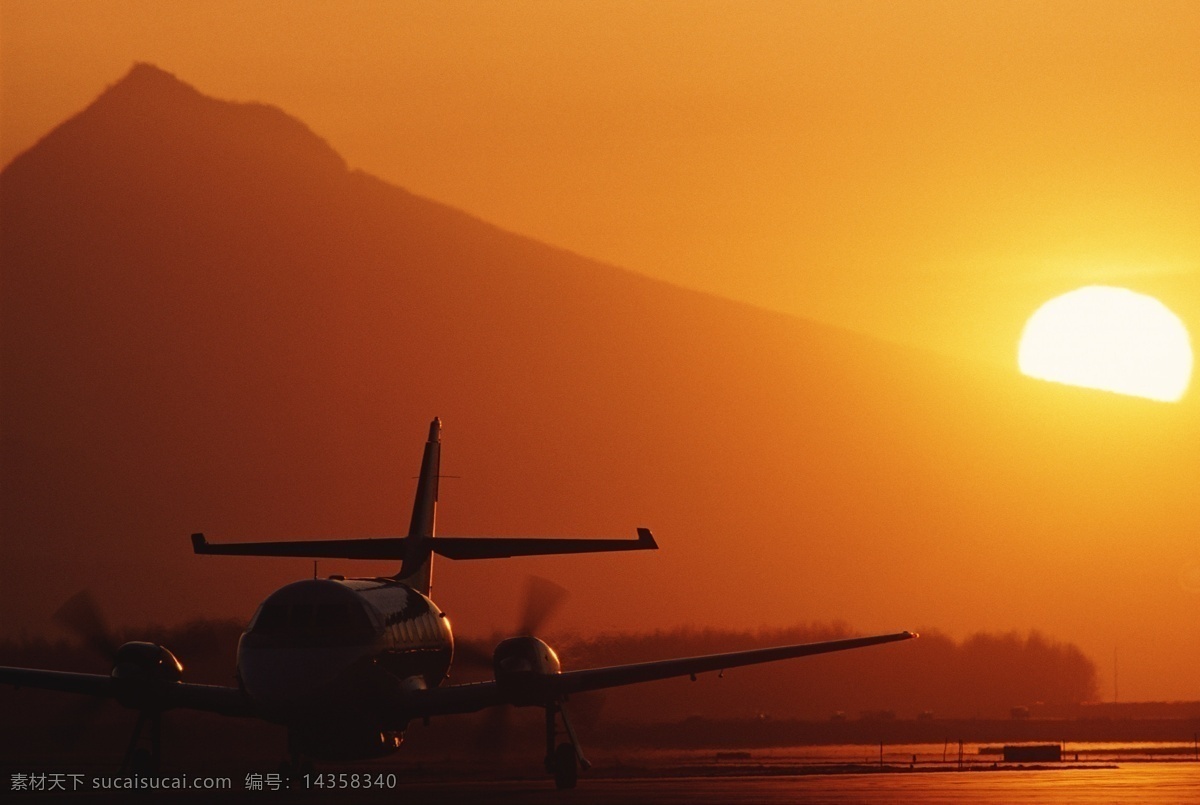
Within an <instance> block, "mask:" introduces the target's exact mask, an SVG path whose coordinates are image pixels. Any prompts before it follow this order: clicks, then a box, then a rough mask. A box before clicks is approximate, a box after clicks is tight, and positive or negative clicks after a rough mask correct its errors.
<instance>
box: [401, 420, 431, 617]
mask: <svg viewBox="0 0 1200 805" xmlns="http://www.w3.org/2000/svg"><path fill="white" fill-rule="evenodd" d="M441 457H442V420H441V419H438V418H436V417H435V418H434V420H433V422H430V423H429V440H428V441H426V442H425V453H424V455H422V456H421V474H420V476H419V477H418V479H417V497H416V500H415V501H413V511H412V520H411V521H409V524H408V539H407V540H405V544H404V561H403V563H402V564H401V565H400V572H399V573H397V574H396V576H395V578H397V579H399V580H400V581H402V582H404V583H405V584H407V585H409V586H410V587H412V588H413V589H415V590H417V591H418V592H421V593H424V594H425V595H429V593H430V590H431V589H432V586H433V546H432V545H430V542H431V541H432V540H433V538H434V528H435V519H436V514H437V498H438V472H439V466H440V464H441Z"/></svg>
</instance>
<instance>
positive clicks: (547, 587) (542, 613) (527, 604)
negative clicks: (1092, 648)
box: [517, 576, 569, 635]
mask: <svg viewBox="0 0 1200 805" xmlns="http://www.w3.org/2000/svg"><path fill="white" fill-rule="evenodd" d="M568 595H569V593H568V592H567V590H566V588H565V587H562V586H560V585H558V584H555V583H554V582H552V581H550V579H544V578H542V577H541V576H530V577H529V579H528V581H526V582H525V601H524V605H523V606H522V608H521V623H520V628H519V630H518V632H517V633H518V634H520V635H536V634H537V633H538V632H539V631H541V629H542V627H543V626H545V625H546V622H547V621H549V620H550V618H552V617H553V616H554V613H556V612H558V610H559V609H561V608H562V605H563V604H564V603H565V602H566V600H567V597H568Z"/></svg>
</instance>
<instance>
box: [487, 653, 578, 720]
mask: <svg viewBox="0 0 1200 805" xmlns="http://www.w3.org/2000/svg"><path fill="white" fill-rule="evenodd" d="M492 671H493V673H494V674H495V677H496V684H497V685H498V686H499V687H500V689H501V690H502V691H504V692H505V694H506V695H507V697H508V700H509V701H510V702H512V703H513V704H531V705H536V704H543V701H542V699H543V698H544V695H543V690H544V689H543V687H542V686H541V685H540V684H539V678H541V677H545V676H550V675H553V674H559V673H562V664H561V663H559V661H558V655H557V654H555V653H554V649H552V648H550V646H548V645H546V643H545V642H544V641H542V640H539V639H537V638H536V637H510V638H509V639H507V640H503V641H501V642H500V644H499V645H497V646H496V650H495V652H493V653H492Z"/></svg>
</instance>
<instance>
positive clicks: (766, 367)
mask: <svg viewBox="0 0 1200 805" xmlns="http://www.w3.org/2000/svg"><path fill="white" fill-rule="evenodd" d="M147 69H150V68H138V69H137V72H138V80H139V81H142V82H143V83H148V84H154V83H155V82H162V81H165V80H166V79H164V78H163V76H162V75H158V74H157V73H152V72H147ZM159 72H161V71H159ZM171 80H172V81H175V80H176V79H173V78H172V79H171ZM184 86H185V87H186V85H184ZM172 87H173V85H172V84H170V83H169V82H168V83H167V86H166V88H165V89H164V87H161V86H159V87H157V89H155V91H154V92H155V93H157V95H156V97H160V98H161V97H168V98H175V97H182V99H183V100H182V107H183V110H182V111H181V109H180V108H177V107H175V106H172V105H170V104H168V105H167V106H165V107H164V108H163V109H161V110H160V111H159V112H157V113H155V114H154V115H146V114H142V113H140V112H137V111H136V109H137V107H136V106H134V105H132V103H131V102H130V101H129V99H128V98H126V99H124V100H123V99H122V98H121V93H120V92H119V91H118V92H116V93H115V94H110V95H108V101H112V103H108V101H106V103H105V104H101V105H100V106H99V107H98V110H99V111H98V112H97V113H96V114H94V115H86V114H83V113H81V114H80V115H77V116H75V117H73V118H72V119H71V121H68V122H69V123H70V124H71V125H70V126H67V127H66V128H61V127H60V128H59V129H56V130H55V132H52V133H51V134H50V135H48V136H47V138H44V139H43V140H42V141H41V142H40V143H39V145H38V146H35V148H34V149H31V150H30V151H28V152H25V153H24V154H22V155H21V156H20V157H19V158H18V159H17V160H14V161H13V162H12V163H10V165H9V166H7V167H6V168H5V169H4V171H3V172H2V173H0V220H3V222H4V238H3V241H2V242H0V257H2V258H3V259H2V260H0V281H2V283H3V291H4V293H3V296H2V297H0V314H2V315H0V336H2V339H0V344H2V350H0V377H2V380H3V383H2V385H0V402H2V404H3V405H2V412H0V413H2V416H3V420H2V422H0V425H2V429H3V433H2V435H3V440H4V441H3V459H4V460H3V467H2V473H3V484H2V485H0V486H2V488H0V514H2V515H3V519H2V521H0V532H2V533H3V535H4V539H5V543H6V548H9V554H10V555H9V557H8V561H6V562H5V563H4V564H3V566H0V617H3V618H4V621H5V623H7V624H9V627H8V628H30V629H34V630H36V629H39V628H41V627H43V626H45V625H46V624H47V623H48V620H49V613H50V612H53V611H54V609H55V608H56V607H57V605H58V604H59V603H61V601H63V600H65V599H66V598H68V597H69V596H70V595H71V594H73V593H74V592H75V591H77V590H78V589H79V588H81V587H91V588H93V589H95V591H96V594H97V596H98V597H99V598H100V599H101V600H103V601H106V602H111V603H110V606H109V609H110V611H112V612H113V613H114V619H115V620H117V621H125V622H138V623H140V622H143V621H144V620H145V618H144V616H143V613H145V612H147V611H150V612H155V613H157V617H159V618H162V619H167V620H178V619H182V618H183V617H187V616H191V615H195V614H198V613H200V612H203V613H205V614H207V615H210V616H211V615H229V616H234V615H236V616H239V617H245V616H246V615H248V614H249V611H250V610H251V609H252V607H253V606H254V605H255V603H256V602H257V601H259V600H261V598H262V597H263V596H264V595H265V594H266V593H267V592H269V591H270V589H272V588H273V586H277V585H279V584H282V583H284V582H287V581H292V580H294V579H295V578H296V577H298V576H306V575H308V574H309V573H311V572H312V570H313V569H312V567H311V565H309V564H307V563H294V562H287V561H282V560H281V561H269V560H230V561H224V560H220V559H215V560H211V561H210V560H209V559H208V558H199V559H198V558H196V557H194V556H192V555H191V553H190V547H189V543H188V541H187V535H188V534H190V533H192V532H194V531H205V532H207V533H209V534H210V536H212V537H213V539H214V540H225V539H234V540H235V539H241V538H244V539H254V538H257V539H278V538H296V537H320V536H330V537H335V536H368V535H373V534H374V535H383V534H395V533H397V531H399V530H400V529H402V528H403V524H404V523H406V522H407V507H408V504H409V495H410V493H411V488H410V487H411V475H412V474H413V472H414V470H415V465H416V460H417V458H418V453H419V444H420V442H421V440H422V439H423V435H424V432H425V427H426V423H427V422H428V421H429V419H430V418H432V417H433V416H435V415H437V416H441V417H442V418H443V420H444V422H445V434H446V445H445V451H444V454H445V464H444V466H445V468H446V472H447V474H453V475H461V476H463V478H462V479H461V480H456V481H453V482H449V481H448V482H447V483H446V484H445V486H444V488H443V489H442V502H443V508H442V511H441V512H439V515H440V516H441V523H439V530H440V532H441V533H460V534H482V533H496V534H547V535H550V534H572V533H575V534H579V535H581V536H587V535H620V534H622V533H628V534H630V535H632V533H633V528H634V527H635V526H639V525H648V526H651V527H652V528H653V529H654V531H655V534H656V536H657V537H658V539H659V543H660V545H661V546H663V547H662V550H660V551H658V552H656V553H654V554H652V555H647V556H637V557H633V558H631V557H629V556H610V557H589V558H588V559H587V561H580V560H578V559H544V560H529V561H527V562H520V563H514V564H513V565H511V566H510V565H506V564H503V563H501V564H500V565H499V566H497V565H495V564H489V563H449V562H446V563H440V564H439V566H438V568H439V569H438V571H437V574H435V575H436V579H437V587H436V593H435V594H436V596H437V598H438V600H439V602H441V603H442V605H443V606H444V607H445V608H446V609H448V610H450V611H451V612H452V613H453V614H454V615H455V617H456V618H461V619H462V620H463V622H464V624H465V625H466V627H467V631H469V632H473V633H482V632H486V631H488V630H490V629H493V628H495V629H501V628H504V627H505V626H507V624H508V623H509V622H510V621H511V620H512V619H511V618H509V617H507V614H506V612H505V609H506V607H507V606H508V605H509V604H510V603H512V602H515V601H516V600H518V599H519V591H518V588H519V586H520V579H521V575H522V574H523V573H524V572H525V571H526V570H528V571H530V572H537V573H542V574H549V575H554V576H555V577H556V578H559V579H560V581H562V582H563V583H565V584H566V585H567V586H569V587H571V588H572V590H573V592H574V593H575V601H576V602H578V606H575V607H574V608H573V609H572V610H571V611H570V613H568V614H565V616H564V617H569V618H570V619H571V620H570V624H571V626H572V627H573V628H574V629H576V630H578V631H581V632H589V631H598V630H603V629H605V628H612V627H618V626H619V627H623V628H624V627H627V625H628V624H638V625H641V626H644V627H645V628H655V627H658V626H669V625H676V624H681V623H682V624H687V623H692V622H700V623H711V624H713V625H714V626H716V627H728V628H743V627H744V626H745V625H746V624H775V625H780V624H784V625H788V624H791V623H794V622H795V618H796V617H797V615H796V613H798V612H806V611H812V612H817V613H820V615H821V616H822V617H838V618H841V619H843V620H848V621H851V622H854V623H856V624H858V625H860V626H861V627H862V628H864V629H874V628H879V629H881V630H887V629H898V628H918V629H919V628H921V627H923V626H926V625H930V624H933V625H937V626H940V627H942V628H943V629H945V630H946V631H949V632H951V633H955V632H958V633H969V632H973V631H978V630H981V629H992V630H996V629H1001V630H1006V629H1011V628H1013V627H1018V628H1022V629H1024V628H1028V627H1038V628H1042V629H1044V630H1045V631H1047V632H1050V633H1053V634H1056V635H1061V636H1063V637H1065V638H1068V639H1071V640H1074V641H1076V642H1078V643H1079V644H1080V645H1082V646H1084V647H1085V649H1089V650H1092V651H1095V650H1097V647H1098V646H1099V647H1101V648H1102V647H1103V646H1104V645H1107V644H1108V642H1109V641H1111V637H1110V633H1109V632H1108V631H1107V630H1108V629H1109V628H1112V629H1119V630H1120V631H1121V632H1122V633H1123V634H1136V635H1137V636H1136V637H1133V638H1128V639H1129V640H1131V641H1141V643H1140V645H1139V646H1135V645H1134V644H1133V643H1130V651H1131V652H1132V651H1134V650H1138V649H1140V650H1141V651H1142V652H1143V653H1144V655H1145V656H1160V657H1166V656H1168V654H1169V652H1170V651H1171V650H1173V651H1175V652H1176V654H1175V655H1171V656H1173V657H1174V658H1175V660H1179V661H1180V662H1181V663H1184V665H1185V666H1186V663H1187V662H1192V661H1193V660H1200V656H1194V655H1198V654H1200V649H1197V648H1195V647H1192V646H1190V645H1189V646H1181V647H1176V648H1174V649H1167V648H1163V647H1167V646H1169V645H1170V644H1171V643H1172V642H1178V641H1172V640H1171V639H1170V632H1169V630H1167V629H1166V628H1165V627H1163V628H1158V627H1155V626H1153V625H1152V626H1150V627H1147V626H1146V625H1145V623H1146V622H1149V621H1151V620H1152V619H1151V618H1150V615H1151V614H1152V613H1153V612H1157V611H1163V610H1164V609H1166V608H1171V607H1182V606H1185V605H1186V596H1187V595H1188V593H1187V592H1186V590H1183V589H1181V587H1180V586H1179V585H1178V584H1175V583H1174V582H1172V583H1170V584H1167V583H1162V584H1157V585H1156V586H1155V587H1154V588H1153V589H1154V590H1155V591H1156V593H1155V595H1154V596H1152V597H1145V596H1144V594H1143V593H1139V592H1137V591H1138V590H1144V588H1143V587H1137V586H1136V584H1135V582H1137V581H1138V579H1145V578H1148V577H1157V576H1164V574H1166V575H1170V574H1172V573H1178V572H1179V570H1180V568H1185V567H1186V566H1187V563H1188V562H1189V561H1192V560H1191V559H1190V558H1189V557H1190V554H1189V553H1188V551H1189V550H1190V549H1191V542H1190V538H1189V536H1188V535H1189V533H1191V532H1192V531H1194V530H1196V529H1197V528H1200V522H1197V517H1198V516H1197V514H1196V513H1195V512H1194V511H1193V510H1194V507H1191V506H1190V500H1191V497H1190V495H1191V490H1194V488H1197V486H1200V478H1198V477H1197V468H1196V467H1195V466H1194V462H1190V459H1189V458H1188V456H1190V455H1193V449H1194V448H1197V449H1200V447H1198V446H1200V438H1198V437H1197V433H1196V425H1195V422H1194V420H1193V419H1192V418H1190V412H1191V411H1193V410H1194V408H1187V407H1184V406H1175V407H1171V406H1161V405H1157V406H1156V405H1155V404H1150V403H1146V402H1144V401H1137V400H1131V399H1118V398H1116V397H1115V396H1113V395H1099V394H1096V393H1093V392H1087V391H1084V390H1080V389H1067V388H1065V387H1054V386H1051V385H1050V384H1044V383H1036V382H1034V381H1028V380H1026V379H1023V378H1017V377H1015V374H1014V375H1012V376H1010V375H1000V374H996V373H993V374H989V373H988V371H987V369H986V368H983V367H975V366H967V365H965V364H963V363H960V362H958V361H955V360H950V359H945V358H942V357H941V356H935V355H933V354H931V353H922V352H917V351H913V350H911V349H908V348H901V347H898V346H896V345H892V344H889V343H887V342H881V341H878V340H876V339H873V338H871V337H869V336H862V335H859V334H855V333H851V332H849V331H841V330H837V329H836V328H832V327H829V326H827V325H823V324H818V323H814V322H807V321H805V320H801V319H796V318H794V317H790V316H787V315H786V314H782V313H776V312H773V311H764V310H762V309H759V308H755V307H753V306H750V305H746V304H744V303H740V302H735V301H732V300H726V299H723V298H720V297H714V296H711V295H708V294H704V293H702V292H699V291H694V290H691V289H686V288H680V287H679V286H675V285H671V284H669V283H665V282H662V281H659V280H654V279H651V278H648V277H644V276H642V275H639V274H636V273H634V272H631V271H627V270H625V269H620V268H616V267H611V266H606V265H604V264H601V263H598V262H596V261H592V260H589V259H587V258H585V257H582V256H579V255H575V254H572V253H570V252H568V251H564V250H561V249H558V248H556V247H550V246H546V245H544V244H539V243H538V242H537V241H535V240H533V239H530V238H526V237H524V236H521V235H516V234H512V233H508V232H506V231H505V230H503V229H501V228H499V227H495V226H493V225H491V224H488V223H486V222H482V221H480V220H479V219H477V218H475V217H474V216H471V215H469V214H468V213H464V212H461V211H457V210H454V209H453V208H450V207H447V206H446V205H443V204H439V203H438V202H433V201H428V200H425V199H422V198H421V197H419V196H416V195H414V194H412V193H410V192H408V191H405V190H402V189H400V188H396V187H394V186H392V185H390V184H388V183H386V182H384V181H382V180H379V179H376V178H373V177H370V176H369V175H367V174H365V173H363V172H361V171H355V170H350V169H348V168H347V166H346V165H345V163H344V162H342V161H341V160H340V157H338V158H336V159H335V158H334V157H335V156H336V154H334V156H330V151H327V150H326V148H327V146H326V145H325V144H318V145H314V144H313V141H312V139H311V137H315V135H312V134H311V132H309V131H308V129H307V127H304V126H303V125H302V124H298V125H299V126H300V128H297V127H295V126H292V125H290V124H282V126H281V125H279V121H278V119H277V114H276V112H263V111H262V109H263V108H268V107H262V106H261V105H258V106H255V105H253V104H251V105H239V104H228V103H226V102H221V101H214V100H211V99H208V100H204V99H203V96H201V98H202V99H201V100H197V99H196V97H195V96H193V95H192V94H191V93H193V92H195V91H194V90H186V89H185V90H180V89H179V88H172ZM126 89H130V90H131V89H133V88H132V87H126ZM129 94H130V95H132V94H134V93H132V92H130V93H129ZM151 94H153V93H151ZM197 94H198V93H197ZM197 107H198V108H199V109H200V110H201V112H202V113H203V115H210V116H209V117H207V118H204V117H203V115H202V116H201V117H196V116H194V115H189V114H185V113H184V111H186V109H188V108H191V109H193V110H194V109H195V108H197ZM131 108H132V109H133V110H134V111H132V112H131V111H130V110H131ZM89 109H90V110H92V111H96V109H97V107H95V106H90V107H89ZM172 110H174V111H172ZM87 111H88V110H85V112H87ZM117 112H120V114H118V113H117ZM282 114H283V113H281V112H279V113H278V115H282ZM202 118H203V119H205V120H207V121H208V122H207V123H205V124H204V125H201V123H200V122H199V121H200V120H201V119H202ZM148 119H149V120H153V121H154V123H153V125H150V124H148V123H147V120H148ZM247 121H251V122H247ZM264 121H265V122H264ZM64 125H65V124H64ZM280 131H282V134H281V135H280V136H276V135H277V134H279V132H280ZM318 139H319V138H318ZM243 140H245V141H246V142H243ZM410 464H411V466H410ZM1168 514H1169V515H1170V516H1171V517H1173V518H1175V519H1166V518H1167V517H1168ZM1143 529H1153V530H1154V534H1155V541H1154V545H1155V549H1154V550H1149V551H1148V550H1143V549H1141V548H1139V546H1138V545H1137V544H1136V543H1135V542H1133V541H1131V540H1130V539H1129V537H1128V534H1129V533H1140V531H1141V530H1143ZM1081 535H1086V542H1085V537H1084V536H1081ZM1085 544H1086V550H1084V549H1083V546H1084V545H1085ZM30 568H35V569H37V571H36V572H31V571H30V570H29V569H30ZM328 570H334V571H335V572H348V573H349V574H354V573H362V572H368V573H378V572H394V569H389V568H387V567H384V566H382V565H380V564H373V565H369V566H366V565H364V566H361V567H357V566H356V567H341V566H337V565H336V563H335V566H334V567H332V568H328V566H327V563H322V571H323V572H328ZM506 571H507V572H506ZM1156 574H1157V576H1156ZM1076 575H1078V576H1081V578H1082V579H1083V581H1081V582H1080V583H1079V585H1078V586H1077V587H1076V588H1074V590H1073V595H1072V596H1071V597H1070V599H1069V600H1064V598H1063V596H1062V595H1060V594H1059V591H1060V590H1061V588H1062V579H1063V578H1067V577H1073V576H1076ZM1164 578H1165V576H1164ZM131 579H132V580H136V583H133V581H131ZM485 590H486V591H487V592H488V594H487V595H481V594H480V591H485ZM214 592H217V593H218V594H216V595H214ZM1136 595H1143V598H1144V601H1139V603H1137V604H1136V605H1126V606H1120V607H1116V608H1114V601H1122V600H1125V599H1126V598H1129V599H1130V600H1132V599H1133V597H1134V596H1136ZM947 602H953V603H954V606H953V607H948V606H947ZM512 605H513V606H515V603H512ZM37 613H41V614H40V615H39V614H37ZM1095 613H1103V616H1104V617H1103V619H1102V622H1099V623H1097V622H1095ZM1197 644H1200V641H1197ZM1123 645H1125V644H1123ZM1156 651H1157V652H1158V654H1157V655H1156V654H1155V652H1156ZM1164 652H1167V653H1164ZM1189 652H1190V653H1189ZM1173 661H1174V660H1173ZM1164 662H1165V660H1164ZM1193 665H1194V662H1193ZM1158 695H1160V696H1161V697H1167V696H1170V695H1174V696H1175V697H1176V698H1187V697H1188V696H1189V695H1194V694H1190V693H1188V692H1187V691H1186V690H1182V689H1181V690H1180V692H1179V693H1175V694H1172V693H1171V692H1170V691H1168V692H1166V693H1162V694H1158Z"/></svg>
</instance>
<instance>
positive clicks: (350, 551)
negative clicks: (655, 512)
mask: <svg viewBox="0 0 1200 805" xmlns="http://www.w3.org/2000/svg"><path fill="white" fill-rule="evenodd" d="M412 540H422V541H423V544H424V545H425V547H427V548H428V550H429V551H431V552H432V553H435V554H437V555H439V556H445V557H446V558H447V559H507V558H509V557H513V556H551V555H557V554H569V553H599V552H611V551H647V550H649V551H653V550H657V549H658V543H656V542H655V541H654V535H653V534H651V533H650V529H648V528H639V529H638V530H637V539H579V538H572V539H558V538H553V537H551V538H545V537H436V538H433V537H380V538H378V539H325V540H292V541H286V542H233V543H213V542H209V541H208V539H207V538H206V537H205V536H204V534H192V550H193V552H195V553H197V554H218V555H224V556H302V557H312V558H321V559H403V558H404V553H405V550H406V547H407V545H408V543H409V542H411V541H412Z"/></svg>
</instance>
